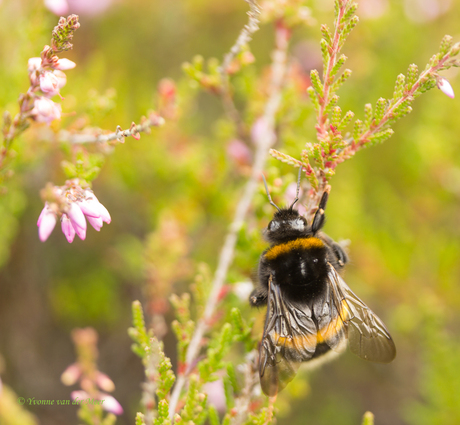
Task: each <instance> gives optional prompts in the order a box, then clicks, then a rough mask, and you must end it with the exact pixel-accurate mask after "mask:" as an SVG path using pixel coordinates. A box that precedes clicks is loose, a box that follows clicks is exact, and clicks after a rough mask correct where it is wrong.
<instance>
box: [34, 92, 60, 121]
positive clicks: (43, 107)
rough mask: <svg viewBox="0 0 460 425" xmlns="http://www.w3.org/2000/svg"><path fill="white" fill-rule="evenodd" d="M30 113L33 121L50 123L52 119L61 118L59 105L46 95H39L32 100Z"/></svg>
mask: <svg viewBox="0 0 460 425" xmlns="http://www.w3.org/2000/svg"><path fill="white" fill-rule="evenodd" d="M31 114H32V116H33V117H34V119H35V121H37V122H45V123H47V124H50V123H51V122H52V121H54V120H59V119H61V105H58V104H57V103H54V102H53V101H52V100H51V99H48V98H47V97H44V96H39V97H37V98H36V99H35V101H34V107H33V109H32V111H31Z"/></svg>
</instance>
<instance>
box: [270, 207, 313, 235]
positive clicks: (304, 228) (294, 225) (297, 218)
mask: <svg viewBox="0 0 460 425" xmlns="http://www.w3.org/2000/svg"><path fill="white" fill-rule="evenodd" d="M308 235H312V232H311V227H310V226H309V225H308V223H307V220H306V219H305V218H304V217H302V216H301V215H300V214H299V212H298V211H297V210H295V209H293V208H292V207H290V208H282V209H280V210H279V211H277V212H276V213H275V215H274V216H273V220H272V221H270V223H268V226H267V230H266V233H265V236H266V238H267V239H268V241H269V242H272V243H273V242H281V241H284V240H290V239H295V238H298V237H302V236H308Z"/></svg>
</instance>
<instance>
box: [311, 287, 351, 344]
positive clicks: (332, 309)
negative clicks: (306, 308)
mask: <svg viewBox="0 0 460 425" xmlns="http://www.w3.org/2000/svg"><path fill="white" fill-rule="evenodd" d="M313 313H314V317H315V318H316V321H317V323H318V335H317V340H318V342H324V343H326V344H327V345H328V346H329V348H331V349H332V350H334V351H337V352H342V351H343V350H344V348H345V347H344V344H343V342H344V341H345V339H346V337H347V325H346V323H347V318H348V317H349V313H348V304H347V303H346V301H345V300H342V299H340V297H339V296H337V295H336V292H335V291H334V288H333V286H332V285H329V284H328V285H327V286H326V288H325V293H324V296H321V297H316V299H315V300H314V304H313Z"/></svg>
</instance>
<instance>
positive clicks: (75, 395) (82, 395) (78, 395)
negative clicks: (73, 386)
mask: <svg viewBox="0 0 460 425" xmlns="http://www.w3.org/2000/svg"><path fill="white" fill-rule="evenodd" d="M70 398H71V399H72V401H78V400H80V402H82V401H84V400H87V399H89V398H90V396H89V394H88V393H87V392H86V391H83V390H77V391H72V392H71V393H70Z"/></svg>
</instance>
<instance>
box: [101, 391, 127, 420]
mask: <svg viewBox="0 0 460 425" xmlns="http://www.w3.org/2000/svg"><path fill="white" fill-rule="evenodd" d="M99 398H100V400H101V401H102V408H103V409H104V410H105V411H107V412H110V413H113V414H114V415H121V414H122V413H123V407H121V404H120V403H118V401H117V400H116V399H115V397H112V396H111V395H109V394H103V393H101V394H100V395H99Z"/></svg>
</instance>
